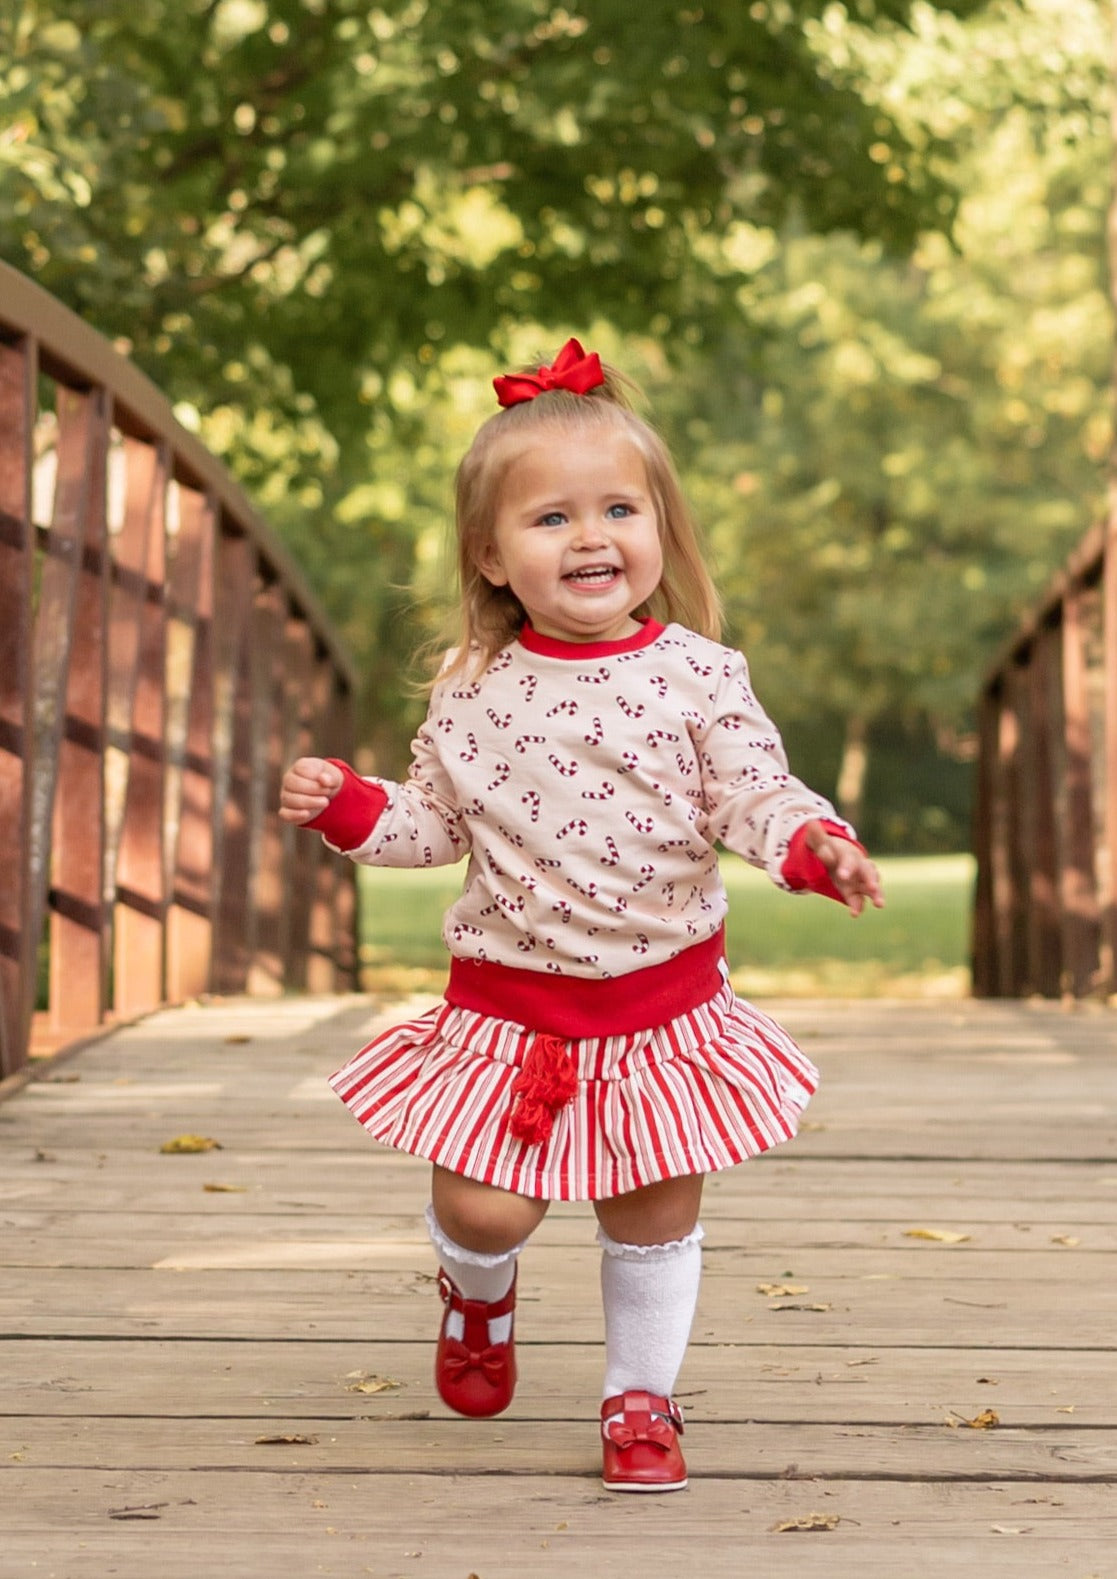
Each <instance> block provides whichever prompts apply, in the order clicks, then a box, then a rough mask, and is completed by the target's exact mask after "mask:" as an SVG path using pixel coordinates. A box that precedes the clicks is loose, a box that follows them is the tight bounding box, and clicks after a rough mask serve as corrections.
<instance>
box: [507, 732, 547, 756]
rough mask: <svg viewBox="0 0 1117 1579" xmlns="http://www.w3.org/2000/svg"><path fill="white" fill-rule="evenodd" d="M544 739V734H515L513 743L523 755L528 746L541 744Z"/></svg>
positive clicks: (545, 738)
mask: <svg viewBox="0 0 1117 1579" xmlns="http://www.w3.org/2000/svg"><path fill="white" fill-rule="evenodd" d="M546 740H547V737H546V735H519V736H517V738H516V740H515V742H514V745H515V748H516V750H517V751H518V752H519V753H520V755H521V756H523V755H524V754H525V753H526V751H527V748H528V746H542V745H544V744H545V743H546Z"/></svg>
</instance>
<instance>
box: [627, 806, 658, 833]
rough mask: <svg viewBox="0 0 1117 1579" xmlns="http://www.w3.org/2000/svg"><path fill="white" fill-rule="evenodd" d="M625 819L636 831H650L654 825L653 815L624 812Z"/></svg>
mask: <svg viewBox="0 0 1117 1579" xmlns="http://www.w3.org/2000/svg"><path fill="white" fill-rule="evenodd" d="M624 815H625V820H626V821H627V822H630V823H631V824H632V826H633V827H634V828H635V829H636V832H637V833H651V831H652V829H653V828H654V827H655V818H654V817H638V816H637V815H636V813H635V812H634V811H626V812H625V814H624Z"/></svg>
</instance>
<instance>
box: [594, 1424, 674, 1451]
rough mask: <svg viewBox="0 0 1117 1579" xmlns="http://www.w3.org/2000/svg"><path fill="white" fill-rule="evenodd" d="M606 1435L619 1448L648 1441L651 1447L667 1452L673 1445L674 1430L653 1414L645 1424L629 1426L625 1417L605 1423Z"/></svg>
mask: <svg viewBox="0 0 1117 1579" xmlns="http://www.w3.org/2000/svg"><path fill="white" fill-rule="evenodd" d="M605 1430H606V1435H607V1436H608V1438H609V1440H610V1441H611V1442H614V1443H616V1445H617V1447H619V1448H626V1447H632V1446H633V1444H634V1443H636V1442H649V1443H651V1445H652V1446H653V1447H658V1448H662V1449H663V1451H664V1452H665V1453H669V1452H670V1451H671V1449H672V1447H674V1445H675V1430H674V1427H673V1426H671V1425H669V1424H668V1423H667V1421H666V1420H663V1419H661V1418H660V1416H659V1415H653V1416H652V1418H651V1419H650V1420H649V1421H648V1423H647V1425H640V1426H631V1425H629V1423H628V1421H627V1420H625V1419H614V1420H610V1421H608V1422H607V1423H606V1427H605Z"/></svg>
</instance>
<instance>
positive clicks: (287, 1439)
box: [0, 265, 1117, 1579]
mask: <svg viewBox="0 0 1117 1579" xmlns="http://www.w3.org/2000/svg"><path fill="white" fill-rule="evenodd" d="M1113 545H1114V532H1113V528H1112V527H1109V528H1107V529H1105V530H1102V529H1098V530H1097V531H1096V532H1095V533H1094V534H1092V536H1091V537H1089V538H1088V539H1087V540H1086V542H1085V544H1084V546H1083V549H1082V551H1081V552H1080V553H1079V554H1078V555H1077V556H1076V557H1075V559H1074V560H1073V561H1072V563H1071V565H1070V566H1069V567H1068V568H1067V571H1066V572H1065V574H1064V575H1063V576H1062V577H1061V578H1060V580H1059V582H1058V583H1057V585H1056V587H1055V588H1054V589H1053V591H1052V594H1051V596H1050V597H1049V598H1048V599H1047V600H1045V602H1044V603H1043V605H1042V606H1041V608H1040V609H1039V610H1037V613H1036V616H1035V618H1034V619H1033V620H1032V621H1030V622H1029V624H1028V625H1027V626H1026V628H1025V629H1024V630H1023V631H1022V632H1021V633H1020V634H1019V635H1018V636H1017V637H1016V638H1015V639H1014V641H1013V643H1012V645H1011V646H1010V648H1009V649H1008V651H1007V653H1006V656H1005V659H1004V661H1003V662H1002V663H1000V664H999V665H997V667H996V668H995V669H994V671H993V672H992V673H991V675H990V677H989V679H988V682H987V684H986V686H985V690H984V701H983V734H982V738H983V753H982V765H981V773H980V793H979V807H978V841H977V849H978V855H979V893H978V906H977V915H976V925H975V955H974V965H975V974H974V980H975V989H976V991H977V993H978V994H979V998H978V1000H976V1001H973V1002H969V1003H962V1004H958V1003H950V1004H938V1005H913V1004H906V1005H900V1004H888V1003H883V1002H882V1003H871V1004H865V1003H860V1004H848V1003H846V1004H843V1003H821V1002H818V1003H810V1004H802V1003H799V1004H789V1005H784V1006H782V1007H781V1006H779V1005H777V1006H776V1012H777V1013H780V1014H781V1017H782V1018H784V1019H785V1021H786V1023H788V1025H789V1026H790V1028H791V1029H792V1030H793V1031H795V1032H797V1033H798V1034H799V1036H800V1037H802V1038H803V1040H804V1042H805V1044H806V1045H807V1047H808V1048H809V1049H810V1051H811V1053H812V1054H813V1055H814V1056H815V1057H816V1059H817V1061H818V1062H819V1064H820V1065H821V1067H822V1069H823V1073H824V1077H825V1085H824V1088H823V1092H822V1094H821V1095H820V1097H819V1098H818V1099H817V1101H816V1103H815V1104H813V1105H812V1108H811V1110H810V1117H809V1122H808V1125H807V1128H806V1130H805V1132H804V1134H803V1135H802V1136H801V1138H800V1140H799V1141H798V1142H797V1143H796V1144H795V1146H793V1147H791V1148H787V1149H786V1151H784V1152H781V1153H780V1154H778V1155H776V1156H773V1157H771V1158H768V1159H765V1160H764V1161H762V1162H760V1163H757V1164H753V1165H749V1166H748V1167H745V1168H741V1169H737V1170H735V1171H734V1172H732V1173H730V1174H726V1175H722V1176H719V1177H717V1178H715V1179H713V1180H711V1182H710V1185H709V1190H708V1197H707V1204H706V1211H705V1222H706V1227H707V1233H708V1239H707V1247H706V1276H705V1282H704V1287H703V1294H702V1302H701V1305H700V1310H699V1316H698V1321H697V1325H696V1329H695V1341H694V1344H693V1346H692V1350H691V1353H690V1356H689V1358H688V1361H687V1366H686V1370H685V1372H684V1376H683V1380H682V1384H681V1393H682V1397H683V1401H684V1403H685V1404H686V1406H687V1408H688V1411H689V1420H690V1426H689V1429H688V1433H687V1438H686V1444H687V1448H688V1456H689V1460H690V1464H691V1469H692V1478H693V1484H692V1488H691V1490H690V1491H689V1492H687V1493H686V1494H685V1495H682V1496H675V1497H667V1498H652V1499H640V1498H630V1499H625V1498H617V1497H615V1496H610V1495H608V1494H606V1493H605V1492H604V1491H603V1490H602V1489H601V1487H600V1484H599V1481H598V1478H597V1477H598V1448H597V1440H596V1431H595V1416H596V1408H597V1402H598V1397H599V1391H598V1383H599V1372H600V1365H601V1354H600V1336H601V1334H600V1318H599V1314H598V1299H597V1292H596V1290H597V1271H596V1256H595V1252H594V1250H593V1248H592V1229H591V1221H590V1216H589V1214H588V1213H587V1211H585V1210H584V1209H579V1208H574V1207H561V1208H558V1209H556V1210H555V1211H554V1212H553V1213H552V1214H551V1216H550V1217H549V1218H548V1219H547V1221H546V1223H545V1224H544V1226H543V1228H542V1229H541V1231H540V1233H539V1234H538V1236H537V1238H536V1241H535V1243H533V1245H532V1246H531V1247H530V1249H529V1251H528V1253H527V1254H526V1256H525V1259H524V1263H523V1275H522V1283H521V1286H522V1298H521V1313H520V1339H521V1344H522V1349H523V1380H522V1384H521V1389H520V1393H519V1396H518V1397H517V1399H516V1402H515V1404H514V1406H513V1408H512V1409H511V1410H510V1411H509V1412H508V1413H507V1414H506V1415H505V1416H503V1417H502V1418H501V1419H499V1420H496V1421H492V1422H488V1423H476V1422H466V1421H462V1420H459V1419H457V1418H454V1417H452V1416H450V1415H449V1414H448V1413H447V1412H446V1411H445V1410H444V1409H443V1408H442V1406H441V1405H440V1404H439V1402H438V1401H437V1398H436V1397H435V1395H434V1392H433V1387H432V1385H431V1380H430V1371H431V1358H432V1336H433V1331H434V1328H435V1325H436V1322H437V1313H436V1300H435V1296H434V1287H433V1277H432V1274H433V1270H434V1268H433V1266H432V1261H431V1254H430V1251H429V1248H428V1247H427V1245H426V1243H425V1241H424V1236H423V1234H422V1232H421V1230H420V1223H421V1208H422V1206H423V1204H424V1201H425V1199H426V1172H425V1169H424V1168H423V1166H422V1165H421V1164H418V1163H415V1162H413V1161H411V1160H410V1159H407V1158H402V1157H397V1156H394V1155H392V1154H390V1153H387V1152H383V1151H378V1150H376V1149H375V1148H373V1147H372V1146H371V1145H370V1144H369V1143H368V1142H367V1140H366V1138H365V1136H364V1135H363V1133H362V1132H361V1131H360V1130H359V1129H358V1128H357V1126H356V1125H355V1124H354V1123H353V1122H352V1120H351V1119H349V1118H348V1117H347V1116H346V1115H345V1114H344V1112H343V1111H342V1110H341V1108H340V1107H339V1105H338V1104H337V1103H336V1101H335V1100H334V1099H333V1097H332V1096H331V1095H330V1093H329V1092H328V1090H327V1088H326V1086H325V1083H324V1077H325V1075H326V1073H327V1071H328V1070H330V1069H331V1068H332V1067H334V1066H335V1065H337V1064H339V1063H340V1062H341V1061H342V1060H343V1058H344V1057H345V1056H346V1055H347V1054H348V1053H350V1052H351V1051H352V1050H353V1049H354V1047H355V1046H357V1045H359V1044H360V1042H361V1041H362V1040H364V1039H367V1037H368V1035H369V1034H370V1031H371V1029H372V1027H373V1026H374V1025H375V1024H376V1023H377V1020H378V1017H380V1016H382V1015H383V1014H384V1013H387V1014H397V1013H399V1012H400V1010H399V1007H398V1006H397V1007H396V1008H394V1009H393V1008H392V1007H391V1006H387V1007H386V1006H383V1005H378V1004H376V1003H375V1002H373V1001H372V1000H370V999H368V998H364V997H361V996H358V995H355V994H347V993H345V991H344V990H345V989H347V988H348V987H350V986H351V985H352V984H353V980H354V965H355V937H354V905H353V886H352V880H351V874H350V872H349V870H348V868H347V867H345V866H342V865H341V864H340V863H337V862H334V861H332V860H329V859H326V858H324V857H322V855H321V854H320V851H319V847H318V845H317V843H316V841H312V840H306V839H303V840H295V839H294V838H293V837H292V836H291V835H290V831H289V830H287V831H285V830H284V829H283V828H282V827H281V826H280V825H279V823H278V819H277V817H276V815H275V803H276V794H275V791H276V786H277V781H278V775H279V772H280V767H281V764H282V762H283V761H284V759H285V758H287V757H289V756H291V755H294V754H295V753H296V752H297V751H298V750H300V749H304V748H305V747H306V746H307V745H308V744H309V741H310V739H311V729H312V726H313V727H314V729H315V733H316V736H317V738H318V739H319V740H324V741H325V743H326V744H327V745H328V746H329V748H330V749H332V750H334V751H337V752H339V753H343V752H344V751H345V750H346V746H347V733H348V728H349V715H350V704H351V695H352V689H353V676H352V673H351V670H350V667H349V664H348V660H347V659H346V657H345V654H344V651H343V650H342V648H341V647H340V645H339V644H338V642H337V640H336V638H335V637H334V635H333V633H332V632H331V630H330V627H329V625H328V623H327V621H326V620H325V618H324V617H323V615H322V613H321V611H320V610H319V609H318V607H317V605H316V603H315V600H314V598H313V596H312V595H311V593H310V592H309V590H308V589H307V588H306V586H305V585H304V584H303V582H302V580H301V577H300V576H299V574H298V571H297V569H296V567H294V566H293V565H292V564H291V563H290V561H289V559H288V558H287V556H286V554H285V553H284V551H283V549H282V548H281V546H280V545H279V543H278V541H277V540H276V539H275V537H274V535H273V534H272V533H271V532H270V531H269V530H268V528H267V527H266V525H265V524H264V523H263V522H261V521H260V520H259V519H258V517H257V516H256V515H255V514H254V512H253V511H252V508H251V506H250V505H249V504H248V501H247V500H246V499H245V498H244V497H243V495H242V494H241V493H240V491H239V490H238V489H237V488H236V486H235V484H233V482H232V481H231V479H230V478H229V477H228V476H227V475H226V474H225V473H224V472H223V471H222V470H221V468H220V467H219V466H218V465H217V464H216V462H215V461H214V460H213V459H212V457H210V456H208V455H207V454H206V452H205V451H204V450H203V449H202V448H201V447H200V446H199V445H198V444H197V442H196V441H195V440H194V439H193V438H192V436H191V435H190V434H188V433H185V432H184V431H183V429H182V428H181V427H179V425H178V424H177V423H176V422H175V421H174V418H173V415H172V414H171V412H170V410H169V408H168V407H167V405H166V402H165V401H164V400H163V398H162V396H161V395H159V393H158V391H156V390H155V389H154V388H153V387H152V386H151V385H150V384H149V383H148V382H147V381H146V380H145V379H142V378H141V377H140V376H139V374H138V373H136V371H135V370H134V369H133V368H131V367H129V366H128V364H127V363H125V362H123V361H121V359H120V358H118V357H116V356H115V355H114V353H113V352H112V351H111V349H110V348H109V347H108V346H106V345H105V343H104V342H103V341H101V340H99V338H98V337H97V336H96V335H95V334H94V333H93V332H92V330H90V329H89V328H88V327H87V326H86V325H83V324H81V323H79V322H78V321H77V320H76V319H74V318H73V317H72V315H70V314H68V313H66V312H65V311H64V310H63V309H62V308H61V307H59V305H58V304H57V303H55V302H52V301H51V300H50V298H47V297H44V296H43V294H42V293H41V292H39V291H37V290H36V289H35V287H34V286H33V285H31V284H30V283H29V282H28V281H26V280H22V279H21V278H20V277H19V276H18V275H14V274H13V273H12V271H10V270H7V269H5V268H3V266H2V265H0V856H2V861H0V1096H8V1097H10V1098H11V1100H10V1101H8V1102H7V1103H5V1104H4V1105H3V1106H2V1107H0V1223H2V1226H3V1233H4V1262H5V1272H4V1278H3V1280H2V1282H0V1348H2V1350H3V1355H2V1367H0V1414H2V1415H3V1417H4V1419H5V1425H6V1431H5V1439H6V1443H7V1446H6V1449H5V1454H4V1463H5V1469H6V1472H7V1480H6V1485H7V1496H6V1498H5V1499H4V1503H3V1508H2V1511H0V1571H3V1573H4V1574H5V1575H7V1574H8V1573H11V1574H12V1575H13V1579H14V1576H16V1575H18V1576H20V1579H23V1576H24V1575H27V1576H31V1575H35V1576H39V1575H54V1576H56V1579H87V1576H88V1579H93V1576H96V1579H103V1576H105V1575H109V1574H115V1575H118V1576H121V1579H129V1576H135V1579H140V1576H142V1579H147V1576H148V1575H150V1573H152V1572H153V1571H155V1572H158V1573H159V1574H160V1575H161V1576H162V1579H178V1576H180V1575H181V1576H182V1579H186V1576H187V1575H189V1576H190V1579H193V1576H194V1575H195V1574H196V1573H197V1572H198V1571H199V1570H200V1569H201V1570H206V1569H212V1570H214V1571H216V1572H218V1573H220V1574H222V1575H230V1576H243V1579H260V1576H261V1575H266V1574H271V1573H283V1574H298V1575H303V1574H337V1575H343V1576H345V1579H349V1576H352V1575H356V1574H372V1575H376V1576H378V1579H399V1576H411V1575H417V1576H422V1575H424V1574H425V1575H428V1576H430V1579H470V1576H473V1579H523V1576H525V1575H541V1576H544V1579H547V1576H550V1575H555V1576H558V1575H560V1574H561V1575H566V1574H568V1573H569V1572H571V1571H572V1570H576V1569H577V1568H578V1567H581V1568H583V1569H585V1570H586V1571H587V1572H588V1573H591V1574H593V1575H594V1576H595V1579H596V1576H602V1579H622V1576H623V1579H630V1576H631V1575H632V1574H633V1573H634V1572H635V1571H636V1570H637V1569H640V1570H643V1569H644V1568H652V1569H653V1570H654V1571H656V1572H658V1571H660V1570H665V1571H668V1572H675V1571H677V1570H678V1569H680V1568H686V1569H689V1570H691V1571H693V1572H695V1573H697V1574H700V1575H701V1576H702V1579H722V1576H726V1579H728V1576H730V1575H732V1576H734V1579H736V1576H737V1575H738V1574H740V1573H742V1572H752V1571H755V1572H757V1573H759V1574H763V1575H764V1576H765V1579H783V1576H785V1575H786V1576H787V1579H791V1576H793V1575H794V1579H811V1576H813V1575H819V1576H822V1575H826V1576H827V1579H834V1576H835V1575H836V1576H838V1579H845V1576H847V1575H850V1574H855V1573H856V1574H864V1575H866V1576H870V1579H871V1576H880V1579H906V1576H912V1579H916V1576H918V1579H923V1576H924V1575H926V1574H929V1573H938V1572H946V1573H958V1574H967V1575H968V1574H971V1573H972V1574H981V1575H983V1576H994V1579H995V1576H1004V1579H1010V1576H1011V1579H1033V1576H1034V1579H1051V1576H1053V1575H1062V1574H1066V1575H1069V1576H1070V1579H1113V1575H1114V1573H1115V1572H1117V1570H1115V1569H1114V1561H1113V1556H1112V1554H1113V1551H1114V1550H1115V1537H1117V1502H1115V1495H1117V1493H1115V1489H1114V1487H1115V1482H1117V1438H1115V1435H1114V1433H1115V1428H1117V1387H1115V1385H1114V1384H1115V1381H1117V1356H1115V1344H1114V1316H1115V1308H1117V1307H1115V1299H1114V1290H1115V1288H1117V1280H1115V1278H1114V1271H1115V1262H1114V1256H1115V1252H1117V1122H1115V1118H1114V1114H1115V1111H1117V1109H1115V1102H1114V1098H1115V1097H1117V1059H1115V1058H1114V1052H1115V1035H1114V1031H1115V1020H1114V1015H1113V1012H1112V1006H1110V1007H1108V1008H1107V1007H1106V1001H1107V998H1108V999H1112V995H1113V994H1114V993H1115V992H1117V977H1115V974H1114V972H1115V959H1117V822H1115V818H1117V795H1115V786H1117V756H1115V752H1117V554H1115V551H1114V546H1113ZM323 723H324V728H323ZM284 992H288V993H289V994H293V995H288V996H280V994H281V993H284ZM246 993H247V994H251V993H255V994H257V995H258V996H257V997H256V998H255V999H253V998H251V997H248V996H240V995H241V994H246ZM206 994H216V995H217V996H216V998H215V1001H213V1002H212V1003H210V1004H209V1005H208V1006H207V1005H205V1004H203V1003H198V1002H187V1000H192V999H195V998H196V997H197V996H198V995H202V996H204V995H206ZM299 994H303V995H302V996H299ZM323 994H325V995H323ZM334 994H341V995H337V996H334ZM1009 1000H1014V1001H1009ZM182 1002H187V1006H186V1007H178V1008H171V1007H166V1005H169V1004H173V1003H182ZM145 1016H146V1017H145ZM121 1022H132V1023H123V1024H122V1023H121ZM114 1024H117V1025H119V1026H120V1028H118V1029H116V1030H111V1028H112V1026H113V1025H114ZM106 1032H109V1033H110V1034H104V1033H106ZM91 1033H102V1034H101V1039H100V1040H99V1041H97V1043H96V1045H93V1046H87V1047H86V1048H85V1050H84V1051H83V1052H82V1054H81V1057H80V1058H73V1057H66V1056H62V1057H60V1058H59V1059H56V1060H54V1061H49V1062H36V1061H34V1060H30V1059H29V1056H28V1055H29V1050H30V1051H34V1050H35V1048H36V1044H38V1048H39V1049H40V1050H41V1049H42V1048H44V1047H50V1046H59V1045H67V1044H68V1045H70V1046H73V1045H74V1044H75V1040H77V1041H78V1042H80V1040H81V1039H82V1038H88V1037H89V1036H90V1034H91ZM183 1136H194V1137H198V1139H197V1140H196V1142H195V1143H194V1144H195V1147H197V1148H200V1149H189V1147H188V1149H186V1150H185V1151H184V1150H183V1149H182V1148H183V1144H184V1143H183V1142H182V1137H183ZM169 1143H177V1144H175V1145H170V1149H168V1145H169ZM634 1504H635V1505H634Z"/></svg>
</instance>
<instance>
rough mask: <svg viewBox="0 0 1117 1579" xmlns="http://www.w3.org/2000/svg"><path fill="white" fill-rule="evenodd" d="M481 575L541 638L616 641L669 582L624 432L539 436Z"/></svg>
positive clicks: (509, 482) (637, 459)
mask: <svg viewBox="0 0 1117 1579" xmlns="http://www.w3.org/2000/svg"><path fill="white" fill-rule="evenodd" d="M479 564H480V569H481V571H482V573H483V574H484V575H485V576H486V578H487V579H488V580H489V581H491V582H492V583H493V585H494V586H497V587H510V588H511V590H512V591H513V592H514V593H515V594H516V597H517V598H518V599H519V600H520V602H521V603H522V604H523V606H524V608H525V610H526V611H527V615H528V618H529V619H530V620H531V623H532V625H533V627H534V628H535V630H537V631H538V632H539V634H540V635H541V636H551V637H557V638H558V639H559V640H561V641H583V642H590V641H617V640H620V639H621V638H623V637H625V636H632V635H635V633H636V631H637V630H638V629H639V625H638V624H637V622H636V621H635V620H634V619H633V618H632V611H633V609H636V608H639V606H640V605H641V604H642V603H644V602H645V601H646V600H647V599H648V598H650V597H651V595H652V593H653V592H654V591H655V589H656V587H657V586H658V585H659V582H660V578H661V576H662V574H663V551H662V548H661V545H660V540H659V523H658V521H657V520H656V514H655V508H654V506H653V503H652V499H651V494H650V492H649V489H648V476H647V468H646V467H645V464H644V458H643V456H642V455H641V453H640V451H639V450H638V449H637V447H636V445H635V444H634V443H633V442H632V440H631V439H630V438H629V437H628V435H627V434H625V433H623V432H620V431H619V430H608V429H606V430H603V431H600V432H597V433H590V434H585V433H583V434H580V435H576V434H572V433H566V432H564V431H563V430H562V429H561V428H557V427H556V428H554V429H553V430H551V431H549V432H543V433H541V434H540V435H539V437H538V438H537V439H535V441H534V442H533V443H531V444H529V445H528V446H527V447H526V448H525V449H524V450H522V451H521V453H520V454H519V455H517V457H516V459H515V460H514V461H513V462H512V463H511V465H510V466H509V468H508V471H507V473H506V475H505V478H504V483H503V485H502V487H501V490H500V493H499V495H498V496H497V504H496V512H495V517H494V521H493V532H492V538H491V540H490V542H489V544H488V546H487V547H486V548H485V550H484V552H483V553H482V555H481V557H480V561H479Z"/></svg>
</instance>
